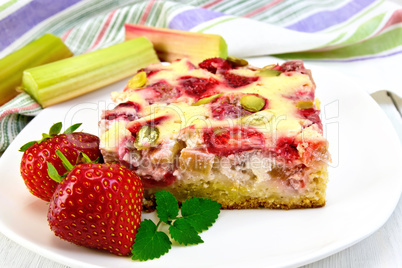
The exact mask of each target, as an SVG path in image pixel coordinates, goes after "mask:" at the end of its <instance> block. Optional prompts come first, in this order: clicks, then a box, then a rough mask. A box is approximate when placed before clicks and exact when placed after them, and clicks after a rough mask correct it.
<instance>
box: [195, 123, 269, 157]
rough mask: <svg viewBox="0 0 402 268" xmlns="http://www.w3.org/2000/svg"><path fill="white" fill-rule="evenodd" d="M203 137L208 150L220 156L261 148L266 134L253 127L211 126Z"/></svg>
mask: <svg viewBox="0 0 402 268" xmlns="http://www.w3.org/2000/svg"><path fill="white" fill-rule="evenodd" d="M203 138H204V143H205V144H206V146H207V150H208V152H209V153H213V154H216V155H218V156H228V155H231V154H235V153H239V152H243V151H248V150H253V149H261V148H263V147H264V144H265V139H264V135H263V134H262V133H261V132H258V131H257V130H255V129H252V128H240V127H229V128H209V129H206V130H205V132H204V135H203Z"/></svg>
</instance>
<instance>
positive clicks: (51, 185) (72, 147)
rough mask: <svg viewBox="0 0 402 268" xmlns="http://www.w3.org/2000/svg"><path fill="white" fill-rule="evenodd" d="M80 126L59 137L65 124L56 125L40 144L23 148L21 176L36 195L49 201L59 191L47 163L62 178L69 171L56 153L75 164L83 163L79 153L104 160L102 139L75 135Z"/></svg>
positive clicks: (30, 144) (28, 144)
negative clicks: (100, 145)
mask: <svg viewBox="0 0 402 268" xmlns="http://www.w3.org/2000/svg"><path fill="white" fill-rule="evenodd" d="M80 126H81V124H75V125H72V126H71V127H69V128H68V129H66V130H65V131H64V132H63V133H60V131H61V128H62V123H61V122H59V123H56V124H54V125H53V126H52V127H51V128H50V130H49V133H43V134H42V139H41V140H39V141H31V142H28V143H26V144H25V145H23V146H22V147H21V148H20V151H21V152H24V154H23V156H22V159H21V165H20V172H21V176H22V178H23V179H24V182H25V185H26V186H27V188H28V189H29V191H30V192H31V193H32V194H33V195H35V196H37V197H39V198H40V199H42V200H45V201H50V198H51V197H52V195H53V193H54V191H55V189H56V187H57V184H58V183H57V182H55V181H54V180H52V179H51V178H50V177H49V175H48V172H47V164H46V163H47V162H49V163H52V164H53V166H54V167H55V168H56V170H57V171H58V173H60V174H63V173H65V172H66V171H67V170H66V168H65V167H64V166H63V164H62V161H61V159H60V158H59V157H58V156H57V155H56V153H55V152H56V150H60V151H62V152H63V154H64V155H65V157H66V158H67V159H68V160H69V161H70V162H72V163H76V162H79V161H80V157H79V156H80V152H82V153H85V154H86V155H87V156H88V157H89V158H90V159H92V160H95V159H97V158H100V157H101V153H100V150H99V138H98V137H97V136H94V135H91V134H88V133H83V132H74V131H75V130H77V129H78V128H79V127H80Z"/></svg>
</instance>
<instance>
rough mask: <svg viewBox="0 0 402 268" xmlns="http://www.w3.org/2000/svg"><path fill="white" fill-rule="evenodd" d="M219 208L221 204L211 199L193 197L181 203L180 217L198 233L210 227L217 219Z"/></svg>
mask: <svg viewBox="0 0 402 268" xmlns="http://www.w3.org/2000/svg"><path fill="white" fill-rule="evenodd" d="M220 208H221V204H219V203H218V202H215V201H212V200H211V199H204V198H198V197H193V198H191V199H187V200H186V201H184V202H183V204H182V206H181V215H182V216H183V218H184V219H185V220H186V221H187V222H188V223H189V224H191V225H192V226H193V227H194V229H195V230H196V231H197V232H199V233H200V232H202V231H205V230H207V229H208V228H209V227H211V226H212V224H213V223H214V222H215V221H216V219H217V218H218V215H219V212H220Z"/></svg>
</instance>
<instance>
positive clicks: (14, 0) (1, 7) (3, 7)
mask: <svg viewBox="0 0 402 268" xmlns="http://www.w3.org/2000/svg"><path fill="white" fill-rule="evenodd" d="M17 1H18V0H10V1H7V2H5V3H4V4H2V5H1V6H0V11H3V10H4V9H6V8H8V7H9V6H11V5H13V4H14V3H15V2H17Z"/></svg>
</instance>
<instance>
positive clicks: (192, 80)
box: [179, 76, 219, 99]
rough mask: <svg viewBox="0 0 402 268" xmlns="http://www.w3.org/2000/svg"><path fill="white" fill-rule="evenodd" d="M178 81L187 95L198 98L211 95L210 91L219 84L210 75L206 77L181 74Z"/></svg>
mask: <svg viewBox="0 0 402 268" xmlns="http://www.w3.org/2000/svg"><path fill="white" fill-rule="evenodd" d="M179 82H180V85H181V86H182V87H183V89H184V92H186V94H187V95H188V96H191V97H197V98H200V99H201V98H203V97H205V96H207V95H209V96H211V95H213V94H211V91H212V90H213V89H214V87H215V86H216V85H218V84H219V81H218V80H216V79H214V78H212V77H211V78H208V79H207V78H201V77H193V76H182V77H180V78H179ZM205 93H207V94H205Z"/></svg>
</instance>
